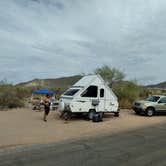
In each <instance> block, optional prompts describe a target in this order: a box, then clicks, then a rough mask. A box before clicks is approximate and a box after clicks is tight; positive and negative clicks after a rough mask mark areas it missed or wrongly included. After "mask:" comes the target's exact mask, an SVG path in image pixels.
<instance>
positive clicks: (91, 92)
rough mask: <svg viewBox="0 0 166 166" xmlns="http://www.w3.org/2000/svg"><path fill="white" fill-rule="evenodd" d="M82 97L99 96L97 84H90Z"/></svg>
mask: <svg viewBox="0 0 166 166" xmlns="http://www.w3.org/2000/svg"><path fill="white" fill-rule="evenodd" d="M81 96H82V97H97V86H89V87H88V88H87V89H86V90H85V91H84V92H83V93H82V94H81Z"/></svg>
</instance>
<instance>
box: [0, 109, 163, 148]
mask: <svg viewBox="0 0 166 166" xmlns="http://www.w3.org/2000/svg"><path fill="white" fill-rule="evenodd" d="M42 117H43V112H35V111H32V110H30V109H15V110H10V111H0V148H2V147H8V146H16V145H30V144H43V143H51V142H57V141H62V140H67V139H74V138H83V137H89V136H91V135H100V134H108V133H109V134H114V133H116V132H120V131H127V130H130V129H133V128H140V127H143V126H150V125H154V124H159V123H164V122H165V120H166V116H154V117H151V118H149V117H146V116H138V115H135V114H134V113H133V111H132V110H121V113H120V117H114V116H113V115H112V114H109V115H105V118H104V119H103V122H101V123H92V122H91V121H86V120H84V119H83V118H82V119H81V118H74V119H72V120H70V121H69V122H68V123H65V122H64V121H63V120H61V119H60V118H59V113H58V112H57V111H51V112H50V114H49V116H48V121H47V122H44V121H42Z"/></svg>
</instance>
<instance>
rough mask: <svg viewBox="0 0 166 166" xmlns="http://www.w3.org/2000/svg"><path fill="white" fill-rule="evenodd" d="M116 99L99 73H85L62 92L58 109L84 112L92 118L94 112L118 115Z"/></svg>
mask: <svg viewBox="0 0 166 166" xmlns="http://www.w3.org/2000/svg"><path fill="white" fill-rule="evenodd" d="M118 106H119V104H118V99H117V97H116V96H115V94H114V93H113V91H112V90H111V89H110V88H109V86H108V85H107V84H106V82H105V81H104V80H103V79H102V78H101V76H99V75H87V76H84V77H83V78H81V79H80V80H79V81H78V82H76V83H75V84H74V85H73V86H72V87H71V88H70V89H68V90H67V91H66V92H65V93H64V94H62V96H61V98H60V102H59V111H61V112H62V111H63V112H64V111H65V112H70V113H86V114H87V115H88V118H89V119H92V118H93V116H94V114H95V113H101V114H102V113H105V112H107V113H114V114H115V116H119V109H118Z"/></svg>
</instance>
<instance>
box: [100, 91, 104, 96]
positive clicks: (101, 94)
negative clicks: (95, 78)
mask: <svg viewBox="0 0 166 166" xmlns="http://www.w3.org/2000/svg"><path fill="white" fill-rule="evenodd" d="M100 97H104V89H100Z"/></svg>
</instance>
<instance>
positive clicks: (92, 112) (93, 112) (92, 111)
mask: <svg viewBox="0 0 166 166" xmlns="http://www.w3.org/2000/svg"><path fill="white" fill-rule="evenodd" d="M95 114H96V110H89V113H88V119H89V120H92V118H93V116H94V115H95Z"/></svg>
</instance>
